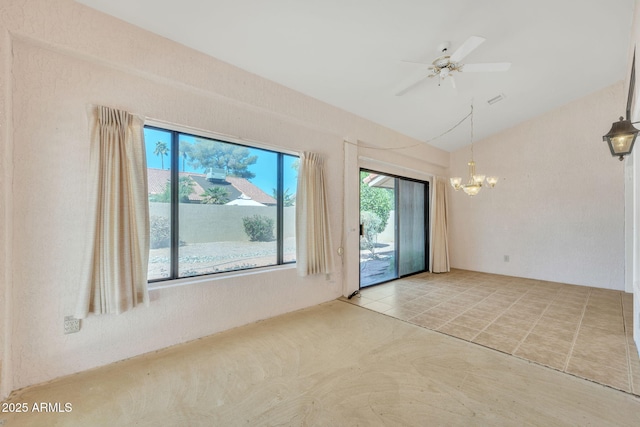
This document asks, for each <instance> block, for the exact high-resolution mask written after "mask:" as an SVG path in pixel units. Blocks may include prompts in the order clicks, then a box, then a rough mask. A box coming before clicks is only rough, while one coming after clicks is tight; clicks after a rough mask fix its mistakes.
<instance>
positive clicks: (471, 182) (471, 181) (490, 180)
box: [449, 103, 498, 196]
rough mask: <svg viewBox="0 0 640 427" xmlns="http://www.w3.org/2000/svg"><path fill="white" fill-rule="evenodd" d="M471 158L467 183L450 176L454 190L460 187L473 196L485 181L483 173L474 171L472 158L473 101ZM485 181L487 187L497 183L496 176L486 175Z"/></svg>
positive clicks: (468, 164) (474, 166)
mask: <svg viewBox="0 0 640 427" xmlns="http://www.w3.org/2000/svg"><path fill="white" fill-rule="evenodd" d="M470 117H471V160H470V161H469V163H467V166H469V178H468V179H467V183H466V184H463V183H462V178H461V177H458V176H456V177H453V178H450V179H449V181H450V182H451V186H452V187H453V189H454V190H456V191H458V190H460V189H462V191H464V192H465V194H467V195H468V196H475V195H476V194H478V193H479V192H480V190H481V189H482V185H483V184H484V182H485V175H481V174H477V173H476V162H475V161H474V160H473V103H472V104H471V114H470ZM486 183H487V185H488V186H489V188H493V187H495V186H496V184H497V183H498V177H497V176H487V177H486Z"/></svg>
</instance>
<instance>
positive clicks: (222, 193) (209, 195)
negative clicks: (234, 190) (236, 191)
mask: <svg viewBox="0 0 640 427" xmlns="http://www.w3.org/2000/svg"><path fill="white" fill-rule="evenodd" d="M200 196H201V197H202V203H204V204H207V205H224V204H225V203H228V202H229V196H230V193H229V190H227V189H226V188H223V187H209V188H207V190H206V191H205V192H204V193H202V194H201V195H200Z"/></svg>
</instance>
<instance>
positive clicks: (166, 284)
mask: <svg viewBox="0 0 640 427" xmlns="http://www.w3.org/2000/svg"><path fill="white" fill-rule="evenodd" d="M295 269H296V264H295V263H291V264H284V265H272V266H269V267H259V268H253V269H251V270H240V271H230V272H228V273H217V274H210V275H207V276H196V277H184V278H182V279H174V280H165V281H162V282H151V283H149V284H148V285H147V286H148V289H149V292H152V291H156V290H160V289H167V288H174V287H176V286H186V285H199V284H202V283H208V282H214V281H218V280H229V279H235V278H239V277H247V276H254V275H259V274H266V273H271V272H275V271H283V270H295Z"/></svg>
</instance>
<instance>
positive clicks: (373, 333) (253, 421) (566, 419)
mask: <svg viewBox="0 0 640 427" xmlns="http://www.w3.org/2000/svg"><path fill="white" fill-rule="evenodd" d="M43 402H44V403H45V404H46V403H51V404H53V406H51V405H49V407H50V408H55V407H56V406H55V404H56V403H57V404H58V406H57V407H59V408H62V409H64V408H65V405H66V404H69V405H70V406H69V405H68V406H66V408H69V407H70V409H71V410H70V411H67V412H53V413H52V412H44V413H43V412H36V411H34V410H33V405H36V407H41V406H38V405H41V404H42V403H43ZM5 404H6V405H7V406H5ZM11 404H13V408H15V407H16V405H17V404H20V405H22V404H25V405H26V408H27V409H28V410H27V412H26V413H8V412H2V413H0V420H1V421H0V425H3V427H4V426H21V427H25V426H55V425H60V426H130V425H137V426H158V425H167V426H187V425H188V426H200V425H202V426H236V425H243V426H247V425H249V426H263V425H264V426H267V425H286V426H302V425H326V426H356V425H360V426H370V425H371V426H373V425H402V426H414V425H415V426H424V425H447V426H470V425H483V426H484V425H491V426H514V425H517V426H527V425H542V426H557V425H594V426H604V425H607V426H616V425H618V426H636V425H640V399H639V398H638V397H636V396H633V395H631V394H629V393H625V392H621V391H619V390H615V389H613V388H610V387H606V386H603V385H600V384H597V383H594V382H591V381H587V380H584V379H581V378H578V377H575V376H572V375H567V374H564V373H562V372H559V371H556V370H553V369H549V368H547V367H544V366H541V365H538V364H535V363H531V362H529V361H526V360H523V359H520V358H516V357H513V356H509V355H507V354H504V353H501V352H498V351H495V350H491V349H488V348H486V347H482V346H479V345H476V344H473V343H470V342H466V341H463V340H460V339H457V338H453V337H450V336H447V335H444V334H441V333H438V332H434V331H431V330H428V329H425V328H424V327H420V326H417V325H413V324H410V323H408V322H405V321H401V320H398V319H394V318H392V317H389V316H386V315H383V314H380V313H377V312H374V311H371V310H366V309H363V308H362V307H357V306H354V305H352V304H348V303H345V302H343V301H332V302H329V303H325V304H322V305H319V306H315V307H311V308H308V309H305V310H301V311H297V312H294V313H290V314H286V315H283V316H279V317H276V318H272V319H268V320H265V321H262V322H258V323H254V324H251V325H247V326H244V327H241V328H237V329H234V330H230V331H227V332H223V333H220V334H216V335H213V336H210V337H207V338H203V339H199V340H196V341H193V342H190V343H187V344H182V345H178V346H174V347H172V348H169V349H166V350H162V351H159V352H156V353H153V354H148V355H143V356H139V357H136V358H133V359H130V360H126V361H123V362H119V363H115V364H112V365H109V366H106V367H103V368H99V369H95V370H92V371H87V372H83V373H80V374H77V375H72V376H69V377H65V378H61V379H58V380H55V381H53V382H50V383H48V384H44V385H40V386H34V387H30V388H27V389H24V390H21V391H18V392H16V393H14V394H13V395H12V396H11V398H10V399H9V400H8V401H6V402H3V407H9V406H10V405H11Z"/></svg>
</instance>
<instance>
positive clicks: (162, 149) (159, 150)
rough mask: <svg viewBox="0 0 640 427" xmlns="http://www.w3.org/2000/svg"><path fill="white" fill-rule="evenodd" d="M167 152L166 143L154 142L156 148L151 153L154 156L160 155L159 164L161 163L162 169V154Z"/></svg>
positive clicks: (164, 154)
mask: <svg viewBox="0 0 640 427" xmlns="http://www.w3.org/2000/svg"><path fill="white" fill-rule="evenodd" d="M168 153H169V148H167V144H165V143H164V142H162V141H158V142H156V149H155V150H154V151H153V154H155V155H156V156H160V164H161V165H162V169H164V156H166V155H167V154H168Z"/></svg>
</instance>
